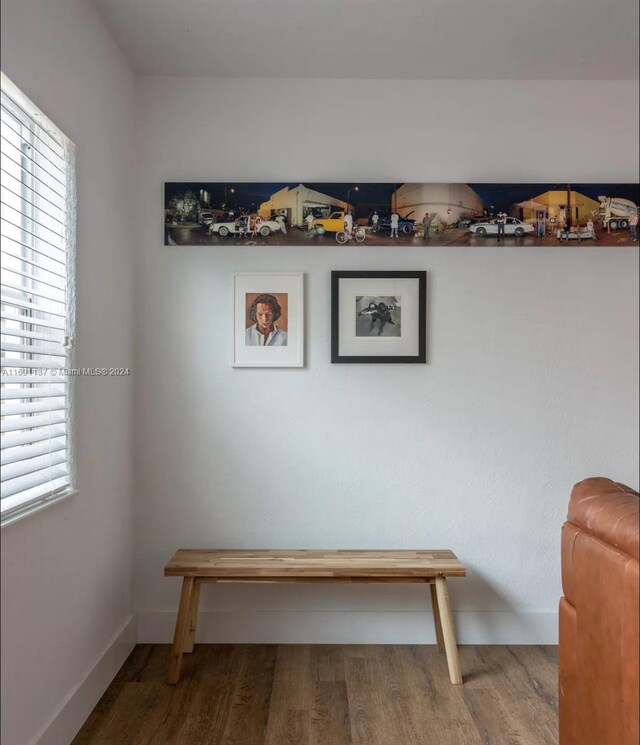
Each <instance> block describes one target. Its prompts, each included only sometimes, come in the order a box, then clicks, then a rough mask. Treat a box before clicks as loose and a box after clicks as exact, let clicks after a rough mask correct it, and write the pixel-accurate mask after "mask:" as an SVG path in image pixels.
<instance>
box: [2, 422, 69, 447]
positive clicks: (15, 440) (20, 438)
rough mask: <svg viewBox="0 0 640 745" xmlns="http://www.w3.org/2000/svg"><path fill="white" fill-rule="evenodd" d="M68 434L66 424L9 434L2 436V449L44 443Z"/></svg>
mask: <svg viewBox="0 0 640 745" xmlns="http://www.w3.org/2000/svg"><path fill="white" fill-rule="evenodd" d="M66 433H67V428H66V424H54V425H53V426H52V427H48V428H46V429H44V428H38V429H33V430H29V431H28V432H7V433H5V434H3V435H2V439H1V440H0V447H1V448H2V450H4V449H5V448H13V447H17V446H18V445H31V444H32V443H34V442H44V441H45V440H51V439H53V438H54V437H64V435H66Z"/></svg>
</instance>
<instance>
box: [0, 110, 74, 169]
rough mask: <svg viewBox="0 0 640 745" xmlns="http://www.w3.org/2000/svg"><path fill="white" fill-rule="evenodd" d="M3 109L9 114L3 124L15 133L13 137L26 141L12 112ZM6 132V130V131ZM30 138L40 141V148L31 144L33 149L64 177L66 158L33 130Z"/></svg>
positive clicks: (3, 119) (4, 118)
mask: <svg viewBox="0 0 640 745" xmlns="http://www.w3.org/2000/svg"><path fill="white" fill-rule="evenodd" d="M2 108H3V113H8V114H9V116H6V117H3V118H2V122H3V124H4V125H5V126H6V127H7V128H8V129H9V130H11V132H13V135H11V137H17V138H19V139H20V141H23V142H24V141H25V140H24V135H23V134H22V133H21V132H20V131H19V129H18V128H19V127H20V123H19V122H16V120H15V119H14V118H13V117H12V116H11V115H10V112H7V110H6V109H5V108H4V107H2ZM5 132H6V130H5ZM30 136H31V138H32V139H33V138H34V137H35V139H37V140H38V142H39V143H40V147H38V146H37V145H34V144H31V147H32V148H33V149H34V150H35V151H36V152H37V153H38V154H39V155H41V156H42V157H43V158H45V159H46V160H47V162H49V163H51V165H52V166H53V167H54V168H55V169H56V170H57V171H58V172H59V173H60V174H61V175H62V176H63V177H64V174H65V164H64V158H62V157H61V156H60V155H58V154H57V153H56V152H55V151H54V149H53V148H52V147H51V146H50V145H48V144H47V143H46V142H44V140H42V139H41V138H40V137H39V136H38V134H37V133H36V132H35V131H34V130H33V129H32V130H31V131H30Z"/></svg>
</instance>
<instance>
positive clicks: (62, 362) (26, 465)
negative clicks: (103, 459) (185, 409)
mask: <svg viewBox="0 0 640 745" xmlns="http://www.w3.org/2000/svg"><path fill="white" fill-rule="evenodd" d="M1 88H2V94H1V95H2V100H1V117H2V119H1V127H0V138H1V165H0V167H1V176H2V178H1V182H0V184H1V192H2V194H1V198H0V202H1V207H2V210H1V220H0V223H1V230H0V232H1V234H2V246H1V253H2V279H1V300H0V330H1V333H2V336H1V338H0V352H1V354H2V369H1V376H0V396H1V400H2V410H1V412H0V413H1V416H0V424H1V429H2V438H1V445H2V447H1V464H2V469H1V474H2V491H1V500H0V504H1V508H2V523H3V524H6V523H8V522H11V521H13V520H15V519H17V518H18V517H21V516H22V515H24V514H26V513H28V512H31V511H33V510H35V509H39V508H40V507H41V506H42V505H44V504H45V503H47V502H49V501H51V500H54V499H56V498H59V497H61V496H66V495H67V494H69V493H70V492H71V491H72V489H73V462H72V450H71V446H72V443H71V426H70V423H71V381H72V380H73V375H71V374H70V368H71V363H72V357H71V352H72V349H73V327H74V241H75V173H74V170H75V166H74V147H73V144H72V143H71V142H70V141H69V140H68V139H67V138H66V137H65V136H64V135H63V134H61V133H60V132H59V131H58V130H57V129H56V127H55V126H54V125H53V124H52V123H51V122H50V121H49V120H48V119H47V118H46V117H45V116H44V115H43V114H42V112H40V111H39V110H38V109H37V108H36V107H35V106H34V105H33V104H32V103H31V102H30V101H29V100H28V99H27V98H26V97H25V96H24V95H23V94H22V93H21V92H20V91H19V90H18V89H17V88H16V86H15V85H13V83H11V81H10V80H9V79H8V78H7V77H6V76H5V75H4V74H2V86H1Z"/></svg>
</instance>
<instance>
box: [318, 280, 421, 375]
mask: <svg viewBox="0 0 640 745" xmlns="http://www.w3.org/2000/svg"><path fill="white" fill-rule="evenodd" d="M426 361H427V273H426V272H425V271H333V272H331V362H361V363H366V362H377V363H382V362H392V363H403V362H405V363H406V362H416V363H426Z"/></svg>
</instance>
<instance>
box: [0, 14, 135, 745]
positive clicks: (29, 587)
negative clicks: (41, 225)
mask: <svg viewBox="0 0 640 745" xmlns="http://www.w3.org/2000/svg"><path fill="white" fill-rule="evenodd" d="M2 68H3V70H4V71H5V72H6V73H7V74H8V75H9V77H10V78H12V79H13V81H14V82H15V83H16V84H17V85H18V86H19V87H20V88H22V90H23V91H24V92H25V93H26V94H27V95H28V96H30V97H31V98H32V99H33V101H34V102H35V103H36V104H37V105H38V106H39V107H40V108H41V109H42V110H43V111H44V112H45V113H46V114H47V115H48V116H49V117H50V118H51V119H52V120H53V121H54V122H55V123H56V124H57V125H58V126H59V127H60V128H61V129H62V130H63V131H64V132H65V133H66V134H67V135H68V136H69V137H70V138H71V139H72V140H73V141H74V142H75V144H76V155H77V174H78V240H77V251H78V275H77V288H78V295H77V318H78V323H77V363H78V366H80V367H82V366H91V367H97V366H103V365H104V366H108V367H109V366H123V367H126V366H132V349H133V344H132V326H133V324H132V301H133V296H132V258H131V257H132V251H131V249H132V240H131V227H132V222H130V218H131V216H132V210H131V208H130V198H131V195H132V192H131V190H130V184H131V172H132V169H131V163H132V155H133V137H132V132H133V128H134V124H133V115H134V106H133V103H134V85H135V80H134V78H133V76H132V75H131V73H130V72H129V69H128V67H127V65H126V63H125V61H124V59H123V58H122V56H121V54H120V52H119V50H118V49H117V47H116V45H115V43H114V41H113V39H112V38H111V36H110V35H109V33H108V32H107V31H106V30H105V28H104V26H103V24H102V22H101V20H100V19H99V17H98V16H97V15H96V12H95V10H94V9H93V7H92V6H91V5H90V4H88V3H87V2H85V0H3V2H2ZM76 382H77V388H76V401H75V416H76V434H77V473H78V479H77V483H78V489H79V492H80V493H79V494H78V495H77V496H75V497H73V498H71V499H68V500H66V501H65V502H63V503H60V504H57V505H54V506H51V507H49V508H48V509H45V510H43V511H41V512H39V513H37V514H35V515H32V516H30V517H28V518H26V519H24V520H22V521H20V522H18V523H15V524H13V525H10V526H8V527H7V528H5V529H3V531H2V742H3V743H6V745H25V744H26V743H31V742H35V738H37V737H38V736H39V733H44V734H43V739H42V740H41V742H43V743H54V744H55V745H63V744H64V743H67V742H69V740H70V737H71V736H72V734H73V733H74V728H76V727H77V726H79V724H80V723H81V722H82V721H83V719H84V717H85V716H86V714H87V713H88V711H90V710H91V708H92V707H93V705H94V704H95V700H94V699H95V696H97V695H100V693H101V687H102V686H104V685H106V683H107V682H108V681H109V679H110V676H111V675H113V674H114V673H115V671H116V670H117V669H118V667H119V665H120V664H121V663H122V660H123V659H124V656H126V654H127V652H128V650H129V649H130V642H131V638H130V637H131V634H130V633H127V632H128V631H129V627H130V626H131V624H130V621H131V615H132V599H131V573H130V572H131V568H130V565H131V540H132V517H131V484H132V454H131V450H132V437H131V432H132V426H131V425H132V414H131V411H132V408H131V402H132V391H133V379H132V378H117V379H116V378H113V379H105V378H79V379H77V381H76ZM114 642H115V644H114ZM96 663H97V666H96ZM87 675H89V677H88V679H86V680H85V677H86V676H87ZM83 681H84V683H85V685H83V686H81V687H80V688H79V689H78V688H77V687H78V686H79V685H80V684H81V683H82V682H83ZM64 704H69V705H68V706H66V707H64V708H61V707H63V706H64ZM49 724H51V726H48V725H49Z"/></svg>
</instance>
